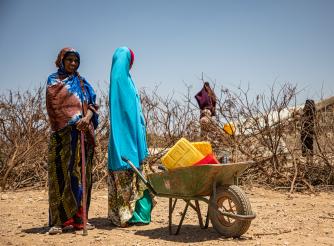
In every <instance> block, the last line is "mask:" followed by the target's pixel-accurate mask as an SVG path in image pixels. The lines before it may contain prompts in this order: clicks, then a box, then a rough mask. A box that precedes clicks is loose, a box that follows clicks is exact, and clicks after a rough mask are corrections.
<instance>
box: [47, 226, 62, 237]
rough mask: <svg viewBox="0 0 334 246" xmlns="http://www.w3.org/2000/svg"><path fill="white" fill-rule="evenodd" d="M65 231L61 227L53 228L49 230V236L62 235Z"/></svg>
mask: <svg viewBox="0 0 334 246" xmlns="http://www.w3.org/2000/svg"><path fill="white" fill-rule="evenodd" d="M62 232H63V229H62V228H61V227H60V226H52V227H51V228H50V230H49V235H56V234H61V233H62Z"/></svg>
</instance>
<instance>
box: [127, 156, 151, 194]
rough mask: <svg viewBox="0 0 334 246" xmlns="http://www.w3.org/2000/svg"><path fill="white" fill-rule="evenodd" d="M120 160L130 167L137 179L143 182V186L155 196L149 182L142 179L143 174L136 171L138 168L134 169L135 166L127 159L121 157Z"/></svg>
mask: <svg viewBox="0 0 334 246" xmlns="http://www.w3.org/2000/svg"><path fill="white" fill-rule="evenodd" d="M121 158H122V161H124V162H126V163H128V164H129V165H130V166H131V168H132V170H133V171H134V172H135V173H136V174H137V175H138V177H139V178H140V179H141V180H142V181H143V182H144V184H145V185H146V187H147V188H148V189H149V190H150V191H151V192H152V193H153V194H154V195H156V194H157V193H156V191H155V190H154V189H153V187H152V186H151V184H150V182H148V181H147V180H146V179H145V178H144V176H143V174H142V173H141V172H140V171H139V170H138V168H136V166H135V165H134V164H133V163H132V162H131V161H130V160H129V159H127V158H126V157H124V156H121Z"/></svg>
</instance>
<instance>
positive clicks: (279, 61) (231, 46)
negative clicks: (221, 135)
mask: <svg viewBox="0 0 334 246" xmlns="http://www.w3.org/2000/svg"><path fill="white" fill-rule="evenodd" d="M333 13H334V1H331V0H314V1H311V0H309V1H308V0H303V1H302V0H293V1H292V0H283V1H278V0H276V1H274V0H262V1H260V0H254V1H239V0H233V1H232V0H231V1H224V0H216V1H214V0H212V1H210V0H208V1H203V0H202V1H200V0H198V1H197V0H193V1H190V0H168V1H162V0H161V1H159V0H152V1H148V0H140V1H135V0H133V1H130V0H122V1H112V0H110V1H108V0H105V1H103V0H94V1H84V0H57V1H52V0H0V54H1V59H0V84H1V91H2V92H3V91H6V90H8V89H14V90H16V89H26V88H35V87H37V86H38V85H40V84H43V83H44V82H45V80H46V78H47V76H48V75H49V74H50V73H52V72H54V71H56V68H55V66H54V61H55V59H56V56H57V54H58V52H59V50H60V49H61V48H63V47H65V46H70V47H74V48H76V49H77V50H78V51H79V53H80V55H81V66H80V68H79V72H80V74H82V75H83V76H84V77H85V78H86V79H87V80H88V81H90V82H91V84H92V85H93V86H95V87H96V85H97V84H98V83H99V84H102V86H106V89H107V85H105V84H104V83H103V82H104V81H109V75H110V74H109V73H110V66H111V59H112V55H113V52H114V50H115V49H116V48H117V47H119V46H128V47H130V48H131V49H132V50H133V51H134V53H135V64H134V67H133V70H132V77H133V79H134V81H135V83H136V84H137V86H138V88H143V87H145V88H148V89H153V88H154V86H155V85H156V84H160V87H159V88H160V89H159V91H158V92H159V93H160V94H161V95H162V96H166V95H168V94H171V93H172V91H173V90H174V91H175V93H176V94H175V95H176V96H180V95H183V94H185V93H186V88H185V86H184V83H186V84H189V85H192V86H193V91H194V92H197V91H198V90H199V89H200V88H201V83H200V80H199V78H200V77H201V74H202V72H203V73H204V74H205V75H206V76H207V77H206V78H207V79H208V78H211V79H213V80H215V81H216V83H217V85H218V86H224V87H229V88H231V89H233V88H236V87H237V86H238V85H239V84H241V85H242V86H243V87H246V86H247V85H248V84H249V86H250V88H251V90H252V92H253V93H261V92H262V91H264V90H265V89H266V88H268V87H269V86H270V85H271V84H272V83H273V82H274V81H277V82H278V83H284V82H290V83H292V84H297V86H298V88H299V89H301V90H302V92H301V94H300V98H301V100H304V98H307V97H309V98H314V99H318V98H320V96H321V94H323V96H324V97H327V96H332V95H334V26H333V24H334V14H333Z"/></svg>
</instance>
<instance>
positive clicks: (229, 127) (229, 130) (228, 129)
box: [223, 123, 235, 135]
mask: <svg viewBox="0 0 334 246" xmlns="http://www.w3.org/2000/svg"><path fill="white" fill-rule="evenodd" d="M223 129H224V131H225V132H226V133H227V134H229V135H233V134H234V133H235V126H234V125H233V123H226V124H224V128H223Z"/></svg>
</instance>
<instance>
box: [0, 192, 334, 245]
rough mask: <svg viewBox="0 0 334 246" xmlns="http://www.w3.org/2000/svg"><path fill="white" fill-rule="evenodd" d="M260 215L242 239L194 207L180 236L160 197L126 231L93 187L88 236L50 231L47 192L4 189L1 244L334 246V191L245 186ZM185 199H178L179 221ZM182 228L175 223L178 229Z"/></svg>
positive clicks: (0, 207) (0, 213)
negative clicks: (145, 221) (143, 221)
mask: <svg viewBox="0 0 334 246" xmlns="http://www.w3.org/2000/svg"><path fill="white" fill-rule="evenodd" d="M242 188H243V189H244V191H245V192H246V194H247V196H248V198H249V199H250V202H251V204H252V209H253V211H255V212H256V214H257V217H256V219H255V220H254V221H253V222H252V224H251V227H250V228H249V230H248V231H247V232H246V233H245V234H244V235H243V236H242V237H241V238H240V239H231V238H223V237H221V236H220V235H219V234H218V233H217V232H216V231H215V230H214V229H213V228H212V225H211V224H210V226H209V228H208V229H206V230H202V229H200V228H199V226H198V220H197V216H196V214H195V212H194V211H193V210H192V209H191V210H189V211H188V214H187V216H186V218H185V221H184V225H183V227H182V229H181V232H180V234H179V235H177V236H175V235H169V234H168V199H167V198H157V202H158V204H157V206H156V207H155V208H154V210H153V214H152V216H153V221H152V223H151V224H150V225H147V226H132V227H129V228H126V229H122V228H117V227H113V226H111V224H110V223H109V221H108V220H107V219H106V214H107V190H106V189H100V190H93V197H92V205H91V211H90V215H89V216H90V222H91V223H93V224H94V225H95V226H96V229H95V230H92V231H89V235H88V236H82V232H81V231H76V232H75V231H69V232H67V233H63V234H61V235H54V236H51V235H48V233H47V232H48V224H47V223H48V196H47V191H45V190H39V191H36V190H28V191H19V192H3V193H0V196H1V197H0V216H1V217H0V245H159V246H160V245H171V244H173V245H185V244H186V245H218V244H223V245H334V192H331V191H327V192H320V193H318V194H315V195H314V194H308V193H294V194H292V195H290V194H289V193H286V192H283V191H273V190H266V189H263V188H259V187H253V188H250V187H242ZM183 206H184V203H183V202H181V201H180V202H178V205H177V210H176V213H175V215H174V218H173V219H174V225H175V224H176V223H177V221H178V219H180V217H181V213H182V210H183ZM175 227H176V226H174V229H175Z"/></svg>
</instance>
